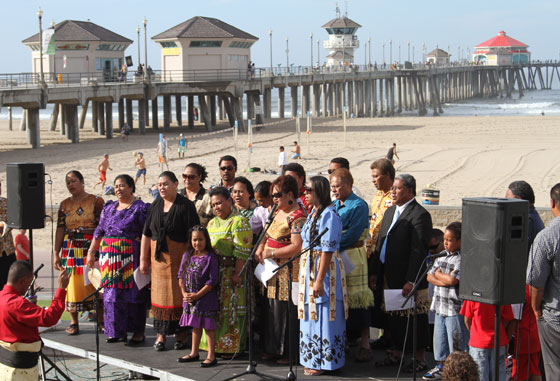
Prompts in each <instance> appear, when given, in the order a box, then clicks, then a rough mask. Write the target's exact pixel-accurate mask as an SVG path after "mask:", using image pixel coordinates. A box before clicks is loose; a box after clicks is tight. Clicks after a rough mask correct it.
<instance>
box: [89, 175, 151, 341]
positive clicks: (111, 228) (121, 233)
mask: <svg viewBox="0 0 560 381" xmlns="http://www.w3.org/2000/svg"><path fill="white" fill-rule="evenodd" d="M114 185H115V195H116V196H117V199H118V200H117V201H107V203H106V204H105V206H104V207H103V211H102V212H101V217H100V221H99V225H98V226H97V228H96V229H95V233H94V235H93V238H94V240H93V242H92V243H91V246H90V249H89V252H88V259H87V264H88V266H89V267H90V268H92V267H93V264H94V262H95V252H96V251H97V250H98V249H99V267H100V270H101V276H102V280H101V284H102V285H103V286H105V291H104V293H103V305H104V307H105V313H104V317H105V335H106V336H107V342H108V343H115V342H118V341H126V338H127V337H126V335H127V332H133V336H132V338H131V339H130V340H128V343H127V344H128V345H129V346H134V345H138V344H140V343H142V342H144V340H145V336H144V328H145V325H146V301H147V292H148V291H147V288H146V287H144V288H143V289H141V290H139V289H138V287H137V285H136V284H135V283H134V275H133V273H134V270H136V268H138V266H139V264H140V237H142V229H143V228H144V222H145V221H146V215H147V213H148V209H149V207H150V204H146V203H144V202H143V201H142V200H140V199H137V198H136V197H135V196H134V191H135V186H134V180H133V179H132V177H130V176H129V175H119V176H117V177H116V178H115V183H114ZM123 266H124V268H123V271H122V272H121V274H120V275H119V274H118V273H117V270H119V269H120V268H122V267H123Z"/></svg>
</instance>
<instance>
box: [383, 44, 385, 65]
mask: <svg viewBox="0 0 560 381" xmlns="http://www.w3.org/2000/svg"><path fill="white" fill-rule="evenodd" d="M383 65H385V43H383Z"/></svg>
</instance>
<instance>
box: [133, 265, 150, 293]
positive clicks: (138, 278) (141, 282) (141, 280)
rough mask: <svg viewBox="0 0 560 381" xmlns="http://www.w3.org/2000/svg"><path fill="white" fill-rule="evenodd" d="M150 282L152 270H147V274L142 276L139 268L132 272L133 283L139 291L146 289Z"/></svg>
mask: <svg viewBox="0 0 560 381" xmlns="http://www.w3.org/2000/svg"><path fill="white" fill-rule="evenodd" d="M151 281H152V268H150V269H149V270H148V273H147V274H142V273H141V272H140V267H138V268H137V269H136V270H134V282H136V286H137V287H138V289H139V290H141V289H143V288H144V287H146V286H147V285H148V284H149V283H150V282H151Z"/></svg>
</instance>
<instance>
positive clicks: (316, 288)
mask: <svg viewBox="0 0 560 381" xmlns="http://www.w3.org/2000/svg"><path fill="white" fill-rule="evenodd" d="M305 197H306V200H307V202H308V203H309V205H312V206H313V209H312V210H311V213H310V214H309V216H308V218H307V221H306V223H305V225H304V226H303V229H302V231H301V238H302V240H303V248H304V249H306V248H309V247H310V246H311V247H310V250H309V251H307V252H306V253H305V254H304V255H303V256H302V257H301V260H300V270H299V283H300V287H299V297H298V318H299V319H300V328H299V330H300V332H299V341H300V343H299V354H300V356H299V359H300V363H301V364H302V365H303V366H304V367H305V374H306V375H309V376H318V375H321V374H322V373H323V372H324V371H326V370H335V369H339V368H341V367H342V366H344V362H345V353H344V347H345V345H346V319H347V318H348V302H347V299H348V297H347V294H346V278H345V272H344V266H343V264H342V260H341V258H340V254H339V251H338V249H339V246H340V239H341V237H342V223H341V221H340V217H339V216H338V214H337V213H336V211H335V210H334V208H333V207H332V206H330V205H331V198H330V186H329V182H328V180H327V179H325V178H324V177H322V176H315V177H312V178H311V179H310V180H309V181H308V182H307V185H306V186H305ZM325 228H328V231H327V232H326V233H325V234H324V235H323V236H322V237H321V238H320V239H319V240H318V241H317V240H316V237H317V236H318V235H319V234H320V233H322V232H323V231H324V230H325Z"/></svg>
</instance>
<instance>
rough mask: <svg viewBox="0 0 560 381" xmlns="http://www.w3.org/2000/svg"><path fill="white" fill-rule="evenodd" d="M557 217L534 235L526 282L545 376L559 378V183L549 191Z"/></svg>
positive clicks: (550, 378) (551, 203)
mask: <svg viewBox="0 0 560 381" xmlns="http://www.w3.org/2000/svg"><path fill="white" fill-rule="evenodd" d="M550 206H551V209H552V215H553V216H554V219H553V220H552V221H551V222H550V225H549V226H548V228H546V229H544V230H542V231H541V232H540V233H539V234H537V236H536V237H535V241H534V242H533V245H532V246H531V250H530V253H529V264H528V266H527V284H528V285H529V286H531V306H532V307H533V311H534V312H535V317H536V318H537V325H538V327H539V336H540V341H541V351H542V356H543V362H544V369H545V374H546V378H547V379H549V380H560V252H559V251H560V183H558V184H556V185H555V186H553V187H552V189H551V190H550Z"/></svg>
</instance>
